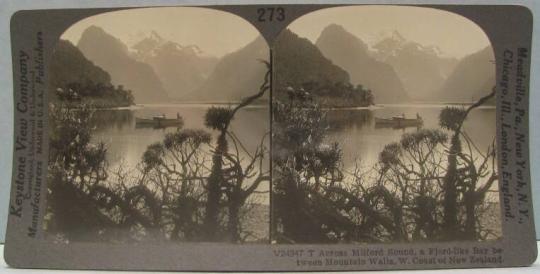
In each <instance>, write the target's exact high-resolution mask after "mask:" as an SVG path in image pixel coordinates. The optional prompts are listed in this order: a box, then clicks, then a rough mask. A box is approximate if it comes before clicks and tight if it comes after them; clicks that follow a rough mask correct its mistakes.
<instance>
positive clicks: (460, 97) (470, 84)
mask: <svg viewBox="0 0 540 274" xmlns="http://www.w3.org/2000/svg"><path fill="white" fill-rule="evenodd" d="M493 60H495V57H494V55H493V49H492V48H491V47H486V48H484V49H483V50H480V51H478V52H476V53H473V54H471V55H469V56H466V57H464V58H463V59H462V60H461V61H460V62H459V64H458V65H457V66H456V68H455V69H454V72H453V73H452V74H451V75H450V77H449V78H448V80H447V81H446V83H445V84H444V86H443V87H442V88H441V90H440V92H439V96H438V97H440V98H442V99H443V100H447V101H450V102H470V101H471V100H478V99H479V98H480V97H482V96H484V95H487V94H489V93H490V92H491V90H492V88H493V86H495V81H496V80H495V65H494V64H493Z"/></svg>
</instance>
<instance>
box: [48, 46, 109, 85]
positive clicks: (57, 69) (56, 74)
mask: <svg viewBox="0 0 540 274" xmlns="http://www.w3.org/2000/svg"><path fill="white" fill-rule="evenodd" d="M49 70H50V72H51V74H50V80H49V84H50V85H49V86H50V88H51V89H56V88H65V87H66V86H67V85H68V84H71V83H86V82H93V83H95V84H103V85H110V84H111V76H110V75H109V74H108V73H107V72H106V71H105V70H103V69H102V68H100V67H98V66H96V65H94V63H92V62H91V61H89V60H88V59H86V58H85V57H84V55H83V54H82V52H81V51H80V50H79V49H78V48H77V47H75V45H73V44H72V43H71V42H69V41H66V40H60V41H58V43H57V44H56V47H55V48H54V53H53V56H52V58H51V66H50V68H49Z"/></svg>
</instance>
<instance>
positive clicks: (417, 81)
mask: <svg viewBox="0 0 540 274" xmlns="http://www.w3.org/2000/svg"><path fill="white" fill-rule="evenodd" d="M373 48H374V49H375V51H374V52H373V53H372V55H373V56H374V57H375V58H376V59H377V60H379V61H381V62H385V63H387V64H389V65H391V66H392V67H393V68H394V70H395V71H396V73H397V74H398V76H399V78H400V79H401V81H402V83H403V86H404V88H405V90H406V91H407V93H408V94H409V97H411V98H413V99H417V100H425V99H432V98H433V96H434V95H435V94H436V92H437V90H439V89H440V88H441V86H442V85H443V84H444V82H445V81H446V79H447V78H448V76H449V75H450V73H451V72H452V71H453V69H454V67H455V66H456V64H457V62H458V61H457V59H455V58H445V57H441V52H440V51H439V49H438V48H437V47H429V46H422V45H420V44H418V43H416V42H413V41H407V40H406V39H405V38H404V37H403V36H401V34H400V33H399V32H397V31H394V32H393V33H392V35H391V36H389V37H386V38H384V39H382V40H381V41H379V42H378V43H376V44H375V45H374V46H373Z"/></svg>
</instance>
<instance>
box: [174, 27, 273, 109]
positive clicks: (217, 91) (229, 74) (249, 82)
mask: <svg viewBox="0 0 540 274" xmlns="http://www.w3.org/2000/svg"><path fill="white" fill-rule="evenodd" d="M269 55H270V51H269V49H268V45H267V44H266V41H265V40H264V38H262V37H258V38H256V39H255V40H254V41H252V42H251V43H249V44H248V45H246V46H245V47H243V48H241V49H239V50H237V51H235V52H232V53H230V54H227V55H225V56H223V57H222V58H221V59H220V60H219V62H218V63H217V65H216V66H215V68H214V70H213V72H212V73H211V74H210V76H209V77H208V79H207V80H206V81H205V82H204V83H203V84H202V86H201V87H200V88H198V89H196V90H195V91H194V92H191V93H190V94H188V95H186V96H185V97H183V99H185V100H193V101H214V102H215V101H240V100H241V99H242V98H244V97H247V96H249V95H253V94H255V93H257V92H258V91H259V86H260V85H261V84H262V83H263V80H264V76H265V74H266V71H267V68H266V65H264V64H263V63H262V62H261V61H260V60H266V61H268V60H269Z"/></svg>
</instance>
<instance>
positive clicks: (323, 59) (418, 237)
mask: <svg viewBox="0 0 540 274" xmlns="http://www.w3.org/2000/svg"><path fill="white" fill-rule="evenodd" d="M273 65H274V66H273V70H274V77H275V78H274V79H275V80H274V83H273V97H272V109H273V110H272V201H271V206H272V223H271V239H272V243H276V244H337V243H406V242H447V241H490V240H498V239H500V238H501V237H502V229H501V216H500V215H501V209H500V204H499V189H498V180H499V177H498V172H497V147H496V98H495V81H496V80H495V57H494V52H493V48H492V46H491V44H490V41H489V39H488V37H487V35H486V34H485V33H484V32H483V30H482V29H481V28H480V27H479V26H478V25H476V24H475V23H474V22H472V21H471V20H469V19H467V18H465V17H462V16H460V15H457V14H454V13H451V12H447V11H442V10H437V9H432V8H425V7H407V6H348V7H336V8H327V9H322V10H319V11H315V12H312V13H309V14H306V15H304V16H302V17H300V18H298V19H296V20H295V21H293V22H292V23H291V24H290V25H289V26H288V27H287V29H285V30H283V31H282V32H281V33H280V35H279V36H278V37H277V39H276V41H275V42H274V45H273Z"/></svg>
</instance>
